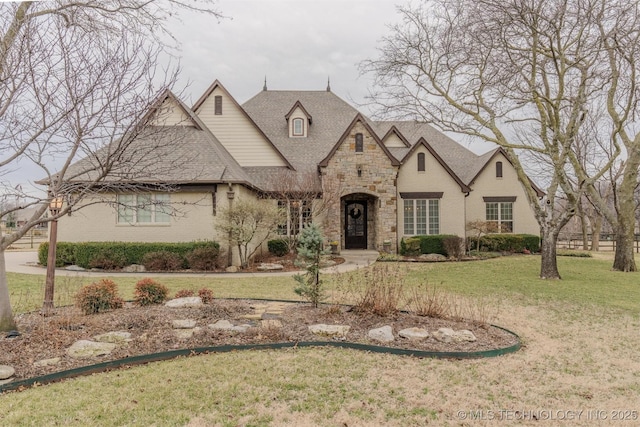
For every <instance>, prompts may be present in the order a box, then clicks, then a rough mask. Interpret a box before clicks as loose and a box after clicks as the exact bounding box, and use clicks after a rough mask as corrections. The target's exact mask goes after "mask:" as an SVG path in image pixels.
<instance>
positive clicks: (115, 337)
mask: <svg viewBox="0 0 640 427" xmlns="http://www.w3.org/2000/svg"><path fill="white" fill-rule="evenodd" d="M93 339H94V341H97V342H108V343H113V344H124V343H127V342H130V341H132V339H131V333H130V332H125V331H117V332H107V333H105V334H101V335H96V336H95V337H93Z"/></svg>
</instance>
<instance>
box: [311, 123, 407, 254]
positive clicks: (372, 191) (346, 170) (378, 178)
mask: <svg viewBox="0 0 640 427" xmlns="http://www.w3.org/2000/svg"><path fill="white" fill-rule="evenodd" d="M357 133H362V135H363V152H361V153H357V152H356V151H355V135H356V134H357ZM358 169H360V170H361V174H360V176H358ZM397 171H398V168H397V166H394V165H392V163H391V160H390V159H389V157H387V155H386V154H385V153H384V151H383V150H382V148H381V147H380V146H379V145H378V143H377V142H376V141H375V139H374V138H373V137H372V136H371V134H370V133H369V132H368V131H367V129H366V127H365V126H364V125H363V124H362V123H361V122H357V123H356V124H355V125H354V126H353V128H352V129H351V131H350V132H349V135H348V136H347V137H346V138H345V140H344V141H343V142H342V144H341V145H340V146H339V147H338V149H337V150H336V152H335V153H334V154H333V156H332V157H331V159H330V160H329V162H328V164H327V166H326V167H324V168H323V171H322V179H323V180H326V181H327V184H328V185H327V186H328V187H329V188H338V189H339V191H340V194H341V196H342V197H344V198H353V197H350V196H349V195H358V194H360V195H368V196H369V198H370V199H371V200H370V202H369V203H368V206H369V209H368V210H369V211H368V220H369V221H368V233H367V235H368V238H369V239H368V242H367V246H368V248H369V249H377V250H382V247H383V242H384V241H385V240H389V241H391V242H394V243H395V242H396V219H397V213H396V209H397V208H396V187H395V179H396V176H397ZM343 220H344V208H343V203H342V202H341V201H340V200H338V198H336V200H334V201H333V203H331V204H330V206H329V207H328V209H327V215H326V221H325V222H324V231H325V235H326V236H327V238H328V239H329V240H336V241H339V242H341V247H342V248H344V244H345V240H344V226H343ZM392 250H393V251H394V252H395V251H396V250H397V247H395V246H394V247H392Z"/></svg>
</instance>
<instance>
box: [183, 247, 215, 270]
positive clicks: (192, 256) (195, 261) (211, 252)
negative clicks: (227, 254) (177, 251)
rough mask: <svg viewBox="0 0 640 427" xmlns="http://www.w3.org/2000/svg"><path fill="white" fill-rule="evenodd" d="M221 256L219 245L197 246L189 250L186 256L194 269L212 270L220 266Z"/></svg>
mask: <svg viewBox="0 0 640 427" xmlns="http://www.w3.org/2000/svg"><path fill="white" fill-rule="evenodd" d="M219 256H220V248H219V247H217V246H206V247H202V248H196V249H194V250H192V251H191V252H189V253H188V254H187V255H186V256H185V258H186V259H187V264H189V267H190V268H192V269H194V270H203V271H210V270H215V268H216V267H217V266H218V257H219Z"/></svg>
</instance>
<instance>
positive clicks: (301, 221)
mask: <svg viewBox="0 0 640 427" xmlns="http://www.w3.org/2000/svg"><path fill="white" fill-rule="evenodd" d="M294 203H298V204H299V205H298V207H297V209H298V214H297V216H298V227H297V230H298V233H296V234H293V230H294V228H295V227H293V225H292V222H291V219H292V218H291V209H296V206H292V204H294ZM307 203H309V204H310V203H311V202H309V201H305V200H292V201H289V200H279V201H278V207H282V208H284V209H286V213H287V229H286V233H283V231H284V229H283V228H280V227H279V228H278V235H279V236H286V237H290V236H293V235H298V234H300V232H301V231H302V227H304V226H305V225H307V224H310V223H312V222H313V210H312V206H308V208H309V217H308V218H305V216H304V215H303V214H302V212H301V211H300V210H301V209H304V208H305V206H304V205H305V204H307Z"/></svg>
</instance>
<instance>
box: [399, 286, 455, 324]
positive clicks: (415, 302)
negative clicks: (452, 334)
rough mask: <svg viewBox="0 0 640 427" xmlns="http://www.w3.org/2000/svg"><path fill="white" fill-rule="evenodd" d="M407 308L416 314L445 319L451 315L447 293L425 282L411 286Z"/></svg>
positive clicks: (450, 303) (450, 302) (449, 299)
mask: <svg viewBox="0 0 640 427" xmlns="http://www.w3.org/2000/svg"><path fill="white" fill-rule="evenodd" d="M408 305H409V309H410V310H411V311H412V312H414V313H415V314H417V315H418V316H426V317H434V318H437V319H446V318H448V317H450V315H451V305H452V301H451V298H450V297H449V295H447V294H446V293H443V292H439V291H438V289H437V288H436V287H435V286H432V287H430V286H429V285H427V284H424V285H419V286H416V287H413V288H411V292H410V293H409V301H408Z"/></svg>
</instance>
